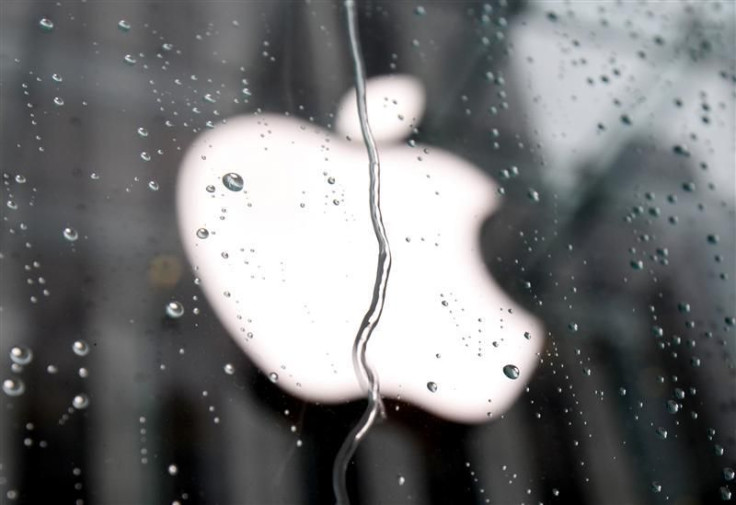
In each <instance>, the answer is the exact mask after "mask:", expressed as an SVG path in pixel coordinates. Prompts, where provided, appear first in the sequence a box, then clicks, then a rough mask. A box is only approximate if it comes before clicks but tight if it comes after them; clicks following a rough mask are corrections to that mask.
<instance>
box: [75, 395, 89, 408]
mask: <svg viewBox="0 0 736 505" xmlns="http://www.w3.org/2000/svg"><path fill="white" fill-rule="evenodd" d="M88 406H89V397H88V396H87V395H86V394H84V393H82V394H78V395H77V396H75V397H74V399H73V400H72V407H74V408H75V409H77V410H83V409H86V408H87V407H88Z"/></svg>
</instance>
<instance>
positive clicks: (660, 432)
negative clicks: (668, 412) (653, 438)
mask: <svg viewBox="0 0 736 505" xmlns="http://www.w3.org/2000/svg"><path fill="white" fill-rule="evenodd" d="M655 433H656V434H657V437H659V439H660V440H665V439H666V438H667V430H665V429H664V428H663V427H661V426H660V427H658V428H657V429H656V430H655Z"/></svg>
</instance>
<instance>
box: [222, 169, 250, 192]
mask: <svg viewBox="0 0 736 505" xmlns="http://www.w3.org/2000/svg"><path fill="white" fill-rule="evenodd" d="M222 184H224V185H225V187H226V188H227V189H229V190H230V191H240V190H242V189H243V186H244V185H245V183H244V182H243V178H242V177H240V175H239V174H236V173H235V172H230V173H228V174H225V175H223V176H222Z"/></svg>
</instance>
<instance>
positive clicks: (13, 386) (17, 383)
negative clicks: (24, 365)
mask: <svg viewBox="0 0 736 505" xmlns="http://www.w3.org/2000/svg"><path fill="white" fill-rule="evenodd" d="M25 390H26V386H25V384H23V381H22V380H20V379H5V380H4V381H3V392H4V393H5V394H6V395H8V396H20V395H22V394H23V393H24V392H25Z"/></svg>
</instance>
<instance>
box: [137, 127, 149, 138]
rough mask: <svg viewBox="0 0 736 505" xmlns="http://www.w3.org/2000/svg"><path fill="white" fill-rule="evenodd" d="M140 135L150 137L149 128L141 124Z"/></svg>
mask: <svg viewBox="0 0 736 505" xmlns="http://www.w3.org/2000/svg"><path fill="white" fill-rule="evenodd" d="M138 135H140V136H141V137H148V130H146V129H145V128H143V127H142V126H141V127H140V128H138Z"/></svg>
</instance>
